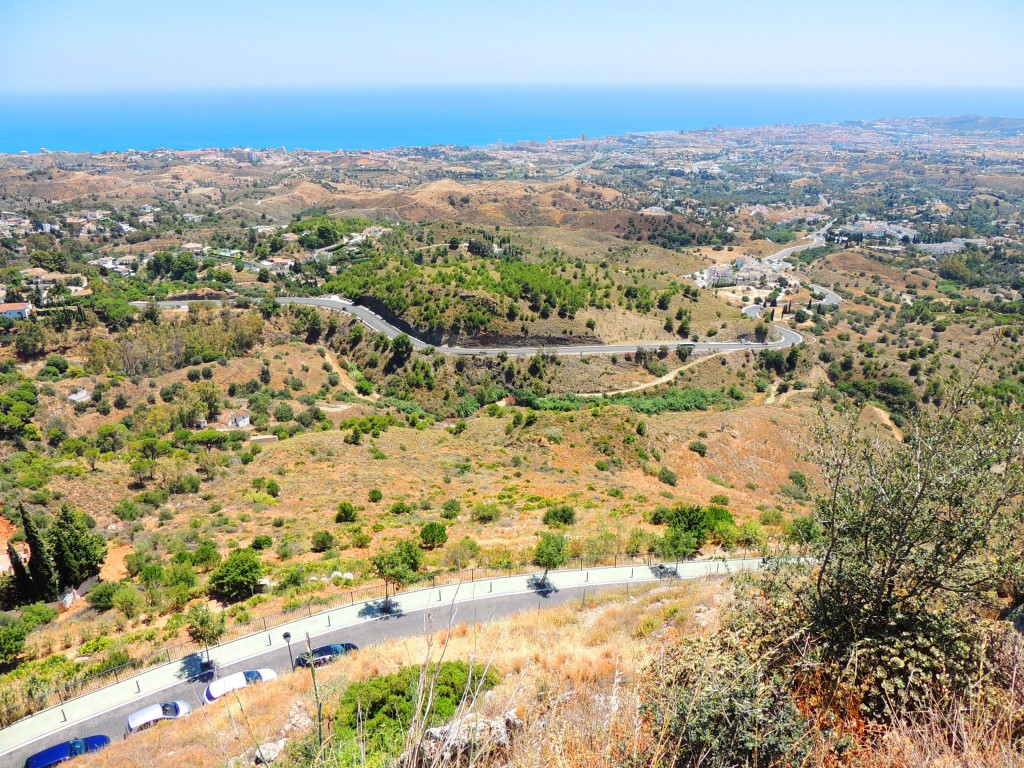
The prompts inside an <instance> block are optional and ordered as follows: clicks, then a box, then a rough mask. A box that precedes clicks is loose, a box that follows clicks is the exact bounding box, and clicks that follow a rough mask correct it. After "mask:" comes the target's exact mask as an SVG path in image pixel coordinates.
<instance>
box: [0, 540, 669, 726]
mask: <svg viewBox="0 0 1024 768" xmlns="http://www.w3.org/2000/svg"><path fill="white" fill-rule="evenodd" d="M654 562H655V559H654V558H652V556H651V555H595V556H582V557H575V558H572V559H571V560H570V561H569V564H568V565H567V566H565V567H563V568H560V569H558V570H559V571H568V570H584V569H586V568H600V567H606V566H613V567H614V566H620V565H647V566H650V565H652V564H653V563H654ZM659 562H660V560H659ZM543 570H544V569H543V568H540V567H538V566H536V565H534V564H533V563H517V564H508V565H494V566H480V567H477V568H466V569H463V570H459V571H441V572H438V573H431V574H425V575H424V576H423V577H422V578H420V579H419V580H418V581H416V582H414V583H412V584H409V585H408V586H406V587H405V588H403V589H400V590H397V592H390V593H389V594H401V593H403V592H412V591H416V590H421V589H433V588H437V587H446V586H451V585H453V584H463V583H467V582H473V581H485V580H488V579H498V578H503V577H509V576H523V575H529V574H534V573H541V572H543ZM384 597H385V586H384V585H383V584H376V585H372V586H369V587H361V588H359V589H350V590H347V591H345V592H342V593H340V594H337V595H332V596H329V597H322V598H312V599H310V600H308V601H306V602H305V603H302V604H300V605H296V606H292V607H290V608H286V609H285V610H282V611H277V612H275V613H270V614H267V615H266V616H259V617H256V618H253V619H250V620H249V621H247V622H244V623H241V624H235V625H234V626H231V627H229V628H228V629H227V631H226V632H225V633H224V634H223V635H222V636H221V639H220V640H219V641H218V643H217V645H215V646H212V647H214V648H216V647H217V646H220V645H223V644H225V643H229V642H231V641H233V640H238V639H239V638H242V637H246V636H248V635H252V634H256V633H259V632H266V631H268V630H270V629H273V628H274V627H278V626H280V625H282V624H287V623H288V622H290V621H295V620H296V619H301V618H304V617H307V616H312V615H314V614H318V613H326V612H328V611H333V610H335V609H336V608H342V607H345V606H348V605H355V604H356V603H364V602H371V601H373V600H382V599H384ZM205 650H206V646H204V645H201V644H199V643H195V642H193V641H191V640H189V641H188V642H184V643H180V644H178V645H174V646H171V647H168V648H164V649H163V650H160V651H157V652H156V653H153V654H150V655H148V656H143V657H141V658H138V659H132V660H131V661H129V662H127V663H125V664H122V665H120V666H117V667H113V668H111V669H107V670H104V671H102V672H98V673H96V674H94V675H91V676H89V677H86V678H83V679H81V680H75V681H72V682H69V683H66V684H64V685H62V686H60V687H57V688H52V689H49V690H47V691H42V692H30V693H28V694H27V695H25V694H23V693H22V692H17V693H14V692H11V693H10V694H5V693H3V692H0V700H2V699H4V698H6V697H7V695H13V696H19V697H20V700H19V701H16V702H11V701H4V702H3V703H4V704H5V708H4V709H2V710H0V727H5V726H8V725H10V724H11V723H14V722H16V721H18V720H21V719H23V718H26V717H28V716H30V715H33V714H35V713H36V712H40V711H42V710H44V709H48V708H50V707H56V706H60V705H61V704H63V703H64V702H66V701H69V700H70V699H74V698H78V697H79V696H84V695H86V694H88V693H92V692H93V691H97V690H99V689H100V688H105V687H106V686H108V685H114V684H116V683H119V682H121V681H122V680H124V679H126V678H130V677H132V676H134V675H135V674H137V673H139V672H141V671H143V670H145V669H148V668H149V667H154V666H158V665H160V664H171V663H173V662H175V661H180V660H181V659H184V658H186V657H188V656H196V657H197V659H198V655H199V654H200V653H202V652H203V651H205Z"/></svg>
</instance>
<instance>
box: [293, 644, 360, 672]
mask: <svg viewBox="0 0 1024 768" xmlns="http://www.w3.org/2000/svg"><path fill="white" fill-rule="evenodd" d="M358 650H359V648H358V647H357V646H356V645H355V644H354V643H331V644H330V645H321V646H320V647H319V648H314V649H313V652H312V653H310V652H309V651H306V652H305V653H303V654H302V655H301V656H299V658H297V659H296V660H295V663H296V664H297V665H298V666H300V667H308V666H310V665H313V666H317V667H320V666H323V665H324V664H330V663H331V662H332V661H334V660H335V659H337V658H338V657H339V656H344V655H345V654H346V653H353V652H354V651H358Z"/></svg>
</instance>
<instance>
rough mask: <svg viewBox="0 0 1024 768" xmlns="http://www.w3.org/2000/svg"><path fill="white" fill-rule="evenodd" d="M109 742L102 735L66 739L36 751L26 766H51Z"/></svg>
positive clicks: (41, 767) (48, 767) (44, 767)
mask: <svg viewBox="0 0 1024 768" xmlns="http://www.w3.org/2000/svg"><path fill="white" fill-rule="evenodd" d="M109 743H110V739H109V738H107V737H106V736H102V735H100V736H86V737H85V738H84V739H72V740H71V741H65V742H64V743H63V744H55V745H53V746H52V747H50V748H49V749H44V750H43V751H42V752H36V753H35V754H34V755H32V757H30V758H29V759H28V760H26V761H25V768H50V766H51V765H58V764H59V763H63V762H64V761H65V760H70V759H71V758H73V757H78V756H79V755H84V754H85V753H86V752H95V751H96V750H97V749H103V747H105V746H107V744H109Z"/></svg>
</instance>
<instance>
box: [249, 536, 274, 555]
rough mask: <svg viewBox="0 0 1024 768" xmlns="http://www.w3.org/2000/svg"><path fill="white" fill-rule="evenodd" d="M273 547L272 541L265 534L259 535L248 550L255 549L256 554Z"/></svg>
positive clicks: (271, 538)
mask: <svg viewBox="0 0 1024 768" xmlns="http://www.w3.org/2000/svg"><path fill="white" fill-rule="evenodd" d="M273 545H274V539H273V537H271V536H268V535H267V534H265V533H261V534H260V535H259V536H256V537H254V538H253V540H252V544H250V545H249V547H250V549H255V550H256V551H257V552H259V551H261V550H264V549H270V548H271V547H272V546H273Z"/></svg>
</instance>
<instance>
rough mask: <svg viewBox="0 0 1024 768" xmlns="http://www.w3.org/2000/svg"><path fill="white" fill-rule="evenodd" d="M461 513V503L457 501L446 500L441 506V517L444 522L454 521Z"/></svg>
mask: <svg viewBox="0 0 1024 768" xmlns="http://www.w3.org/2000/svg"><path fill="white" fill-rule="evenodd" d="M460 512H462V502H461V501H459V500H458V499H448V500H447V501H445V503H444V504H442V505H441V517H443V518H444V519H445V520H454V519H455V518H457V517H458V516H459V513H460Z"/></svg>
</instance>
